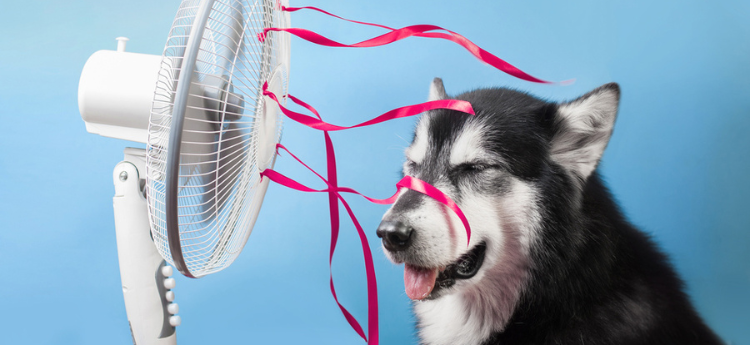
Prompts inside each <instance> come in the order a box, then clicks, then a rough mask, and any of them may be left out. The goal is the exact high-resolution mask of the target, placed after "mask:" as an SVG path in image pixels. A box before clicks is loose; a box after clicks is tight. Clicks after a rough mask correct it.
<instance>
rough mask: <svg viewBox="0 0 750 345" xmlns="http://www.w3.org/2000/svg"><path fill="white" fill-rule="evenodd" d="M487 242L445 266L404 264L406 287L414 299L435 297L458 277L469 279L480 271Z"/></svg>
mask: <svg viewBox="0 0 750 345" xmlns="http://www.w3.org/2000/svg"><path fill="white" fill-rule="evenodd" d="M486 250H487V244H486V243H484V242H482V243H480V244H478V245H477V246H476V247H474V248H473V249H472V250H471V251H469V252H468V253H466V254H464V255H462V256H461V257H460V258H458V260H456V261H454V262H453V263H451V264H450V265H447V266H445V267H435V268H429V267H419V266H414V265H410V264H408V263H407V264H406V265H405V266H404V287H405V289H406V295H407V296H409V298H410V299H412V300H424V299H433V298H437V296H439V291H440V290H441V289H445V288H449V287H451V286H453V284H455V283H456V280H458V279H469V278H471V277H473V276H474V275H476V274H477V272H479V269H480V268H481V267H482V263H483V262H484V254H485V251H486Z"/></svg>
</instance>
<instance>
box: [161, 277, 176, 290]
mask: <svg viewBox="0 0 750 345" xmlns="http://www.w3.org/2000/svg"><path fill="white" fill-rule="evenodd" d="M175 285H177V282H176V281H175V280H174V278H167V279H164V287H165V288H167V289H174V287H175Z"/></svg>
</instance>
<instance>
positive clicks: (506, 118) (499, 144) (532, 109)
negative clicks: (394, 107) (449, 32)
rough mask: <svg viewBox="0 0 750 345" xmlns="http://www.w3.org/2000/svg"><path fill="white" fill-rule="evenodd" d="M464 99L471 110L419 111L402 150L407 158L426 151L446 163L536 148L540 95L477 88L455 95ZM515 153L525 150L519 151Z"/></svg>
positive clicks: (419, 156)
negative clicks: (410, 138) (410, 137)
mask: <svg viewBox="0 0 750 345" xmlns="http://www.w3.org/2000/svg"><path fill="white" fill-rule="evenodd" d="M456 98H457V99H463V100H466V101H469V102H470V103H471V104H472V106H473V108H474V110H475V112H476V114H477V115H475V116H471V115H467V114H463V113H459V112H455V111H448V110H436V111H431V112H429V113H426V114H424V115H423V116H422V117H421V118H420V120H419V122H418V124H417V127H416V130H415V135H414V141H413V142H412V145H411V146H410V147H409V148H408V149H407V150H406V156H407V158H408V159H409V160H411V161H413V162H416V163H421V162H422V161H424V160H425V158H427V157H432V158H436V159H441V158H442V159H446V160H447V161H446V163H449V164H450V165H452V166H455V165H460V164H462V163H469V162H475V161H486V160H495V161H497V160H501V161H505V160H506V158H512V160H518V159H519V158H521V157H520V156H519V152H517V151H526V150H529V149H531V150H532V151H536V152H538V151H537V149H538V148H539V147H534V146H539V144H540V138H542V137H545V134H544V133H542V131H543V129H542V128H540V126H539V124H540V119H542V118H543V114H541V112H542V111H543V110H544V109H545V106H548V105H550V103H547V102H545V101H542V100H540V99H537V98H535V97H532V96H530V95H527V94H524V93H521V92H517V91H513V90H508V89H483V90H476V91H472V92H468V93H466V94H462V95H459V96H458V97H456ZM521 155H523V156H525V154H524V153H522V154H521Z"/></svg>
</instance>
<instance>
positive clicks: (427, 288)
mask: <svg viewBox="0 0 750 345" xmlns="http://www.w3.org/2000/svg"><path fill="white" fill-rule="evenodd" d="M437 274H438V269H437V268H432V269H430V268H421V267H415V266H412V265H409V264H406V265H405V266H404V287H405V288H406V295H407V296H409V298H411V299H413V300H421V299H424V298H425V297H427V295H429V294H430V292H432V288H433V287H435V279H436V278H437Z"/></svg>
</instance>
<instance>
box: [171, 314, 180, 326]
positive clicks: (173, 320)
mask: <svg viewBox="0 0 750 345" xmlns="http://www.w3.org/2000/svg"><path fill="white" fill-rule="evenodd" d="M181 323H182V318H181V317H180V316H179V315H173V316H170V317H169V324H170V325H172V327H177V326H179V325H180V324H181Z"/></svg>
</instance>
